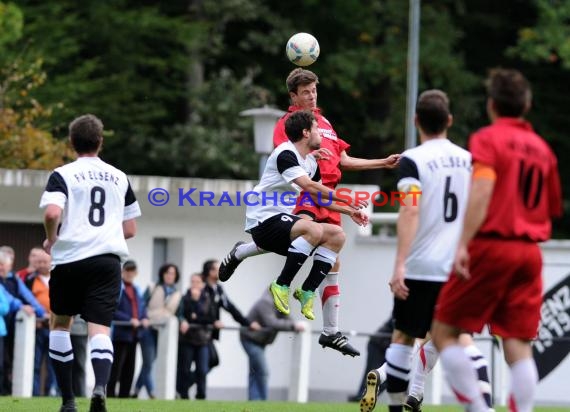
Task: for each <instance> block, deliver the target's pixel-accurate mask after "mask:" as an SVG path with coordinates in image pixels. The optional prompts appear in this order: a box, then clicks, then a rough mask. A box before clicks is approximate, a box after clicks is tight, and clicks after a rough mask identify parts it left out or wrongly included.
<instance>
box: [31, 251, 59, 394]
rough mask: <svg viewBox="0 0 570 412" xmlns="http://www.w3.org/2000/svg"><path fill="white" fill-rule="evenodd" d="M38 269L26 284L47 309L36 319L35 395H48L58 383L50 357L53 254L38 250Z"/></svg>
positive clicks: (35, 259)
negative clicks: (50, 292) (50, 286)
mask: <svg viewBox="0 0 570 412" xmlns="http://www.w3.org/2000/svg"><path fill="white" fill-rule="evenodd" d="M33 260H34V264H35V267H36V270H35V271H34V272H32V273H30V274H29V275H28V277H27V278H26V281H25V284H26V286H27V287H28V288H29V289H30V290H31V291H32V294H33V295H34V297H35V298H36V299H37V301H38V302H39V303H40V305H42V308H43V309H44V310H45V316H44V317H43V318H37V319H36V345H35V355H34V387H33V395H34V396H40V395H44V396H48V395H49V394H50V392H51V390H52V388H53V387H54V386H55V385H56V379H55V372H54V370H53V365H52V361H51V359H50V357H49V313H50V304H49V278H50V270H51V256H50V255H48V254H47V253H46V252H45V251H43V250H41V251H36V253H35V256H34V258H33ZM44 362H45V371H46V376H45V381H44V385H43V387H42V386H41V383H40V380H41V372H42V366H43V365H44Z"/></svg>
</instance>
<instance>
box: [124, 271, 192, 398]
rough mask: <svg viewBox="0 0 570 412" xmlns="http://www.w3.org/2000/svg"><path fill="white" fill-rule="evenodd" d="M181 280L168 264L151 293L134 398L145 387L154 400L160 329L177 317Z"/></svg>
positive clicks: (159, 273)
mask: <svg viewBox="0 0 570 412" xmlns="http://www.w3.org/2000/svg"><path fill="white" fill-rule="evenodd" d="M179 280H180V272H179V271H178V267H177V266H176V265H173V264H171V263H166V264H164V265H162V266H161V268H160V269H159V270H158V283H157V284H156V286H155V287H154V288H152V290H151V292H150V297H149V300H148V305H147V316H148V319H149V321H150V324H151V327H150V328H148V329H145V330H144V331H143V336H142V339H141V342H140V343H141V352H142V367H141V371H140V374H139V377H138V379H137V382H136V385H135V393H134V394H133V397H135V398H136V397H138V395H139V392H140V390H141V389H142V388H143V386H144V387H145V388H146V391H147V394H148V396H149V398H151V399H152V398H154V379H153V376H152V366H153V363H154V360H155V359H156V348H157V343H158V330H157V329H158V328H160V324H163V323H164V322H166V320H168V318H170V317H171V316H175V315H176V312H177V310H178V307H179V306H180V299H181V298H182V294H181V293H180V291H179V290H177V289H176V284H177V283H178V281H179ZM152 325H155V326H152Z"/></svg>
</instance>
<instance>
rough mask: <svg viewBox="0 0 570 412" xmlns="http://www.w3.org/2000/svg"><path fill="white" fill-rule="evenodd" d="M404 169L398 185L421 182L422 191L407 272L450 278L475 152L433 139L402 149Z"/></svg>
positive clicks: (413, 275) (436, 278)
mask: <svg viewBox="0 0 570 412" xmlns="http://www.w3.org/2000/svg"><path fill="white" fill-rule="evenodd" d="M399 173H400V178H399V181H398V190H400V191H402V192H408V191H409V190H410V188H411V187H412V186H416V187H417V188H419V190H420V191H421V192H422V194H421V197H419V208H420V213H419V223H418V229H417V232H416V237H415V238H414V241H413V243H412V246H411V249H410V253H409V255H408V257H407V258H406V263H405V266H406V268H405V277H406V278H408V279H415V280H428V281H434V282H445V281H446V280H447V278H448V276H449V272H450V270H451V265H452V263H453V257H454V255H455V246H456V245H457V243H458V241H459V237H460V236H461V231H462V230H463V217H464V215H465V210H466V208H467V199H468V196H469V185H470V181H471V155H470V154H469V152H468V151H466V150H465V149H462V148H461V147H459V146H457V145H455V144H453V143H452V142H450V141H449V140H448V139H443V138H436V139H431V140H428V141H426V142H424V143H422V144H421V145H419V146H417V147H414V148H413V149H409V150H406V151H405V152H404V153H402V158H401V160H400V167H399Z"/></svg>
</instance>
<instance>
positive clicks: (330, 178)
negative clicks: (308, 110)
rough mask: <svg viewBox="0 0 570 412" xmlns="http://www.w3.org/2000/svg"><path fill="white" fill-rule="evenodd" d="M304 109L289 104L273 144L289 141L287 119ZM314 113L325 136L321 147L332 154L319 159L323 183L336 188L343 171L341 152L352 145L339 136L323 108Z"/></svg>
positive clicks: (279, 122)
mask: <svg viewBox="0 0 570 412" xmlns="http://www.w3.org/2000/svg"><path fill="white" fill-rule="evenodd" d="M299 110H303V108H302V107H299V106H289V109H288V110H287V113H286V114H285V115H284V116H283V117H282V118H281V119H279V120H278V121H277V124H276V125H275V129H274V130H273V145H274V146H275V147H277V146H279V145H280V144H281V143H284V142H288V141H289V138H288V137H287V134H286V133H285V121H286V120H287V119H288V118H289V116H291V113H293V112H296V111H299ZM313 114H314V115H315V118H316V119H317V124H318V127H319V133H320V134H321V136H322V137H323V140H322V143H321V148H325V149H329V150H330V151H331V152H332V156H331V157H330V158H329V159H327V160H319V169H320V171H321V179H322V183H323V185H325V186H327V187H330V188H331V189H334V188H335V187H336V185H337V184H338V183H339V182H340V178H341V176H342V173H341V171H340V166H339V165H340V154H341V153H342V152H343V151H345V150H348V148H349V147H350V145H349V144H348V143H346V142H345V141H344V140H342V139H341V138H339V137H338V136H337V134H336V132H335V130H334V129H333V127H332V124H330V122H329V121H328V120H327V119H326V118H325V117H324V116H323V115H322V114H321V109H319V108H315V109H313Z"/></svg>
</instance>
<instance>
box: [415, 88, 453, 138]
mask: <svg viewBox="0 0 570 412" xmlns="http://www.w3.org/2000/svg"><path fill="white" fill-rule="evenodd" d="M452 122H453V117H452V116H451V113H450V111H449V98H448V97H447V95H446V94H445V93H444V92H442V91H441V90H436V89H433V90H426V91H425V92H423V93H422V94H420V97H418V102H417V103H416V126H417V127H418V128H419V129H420V133H423V134H424V135H426V136H438V135H441V134H443V133H444V132H445V131H446V130H447V128H449V127H450V126H451V124H452Z"/></svg>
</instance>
